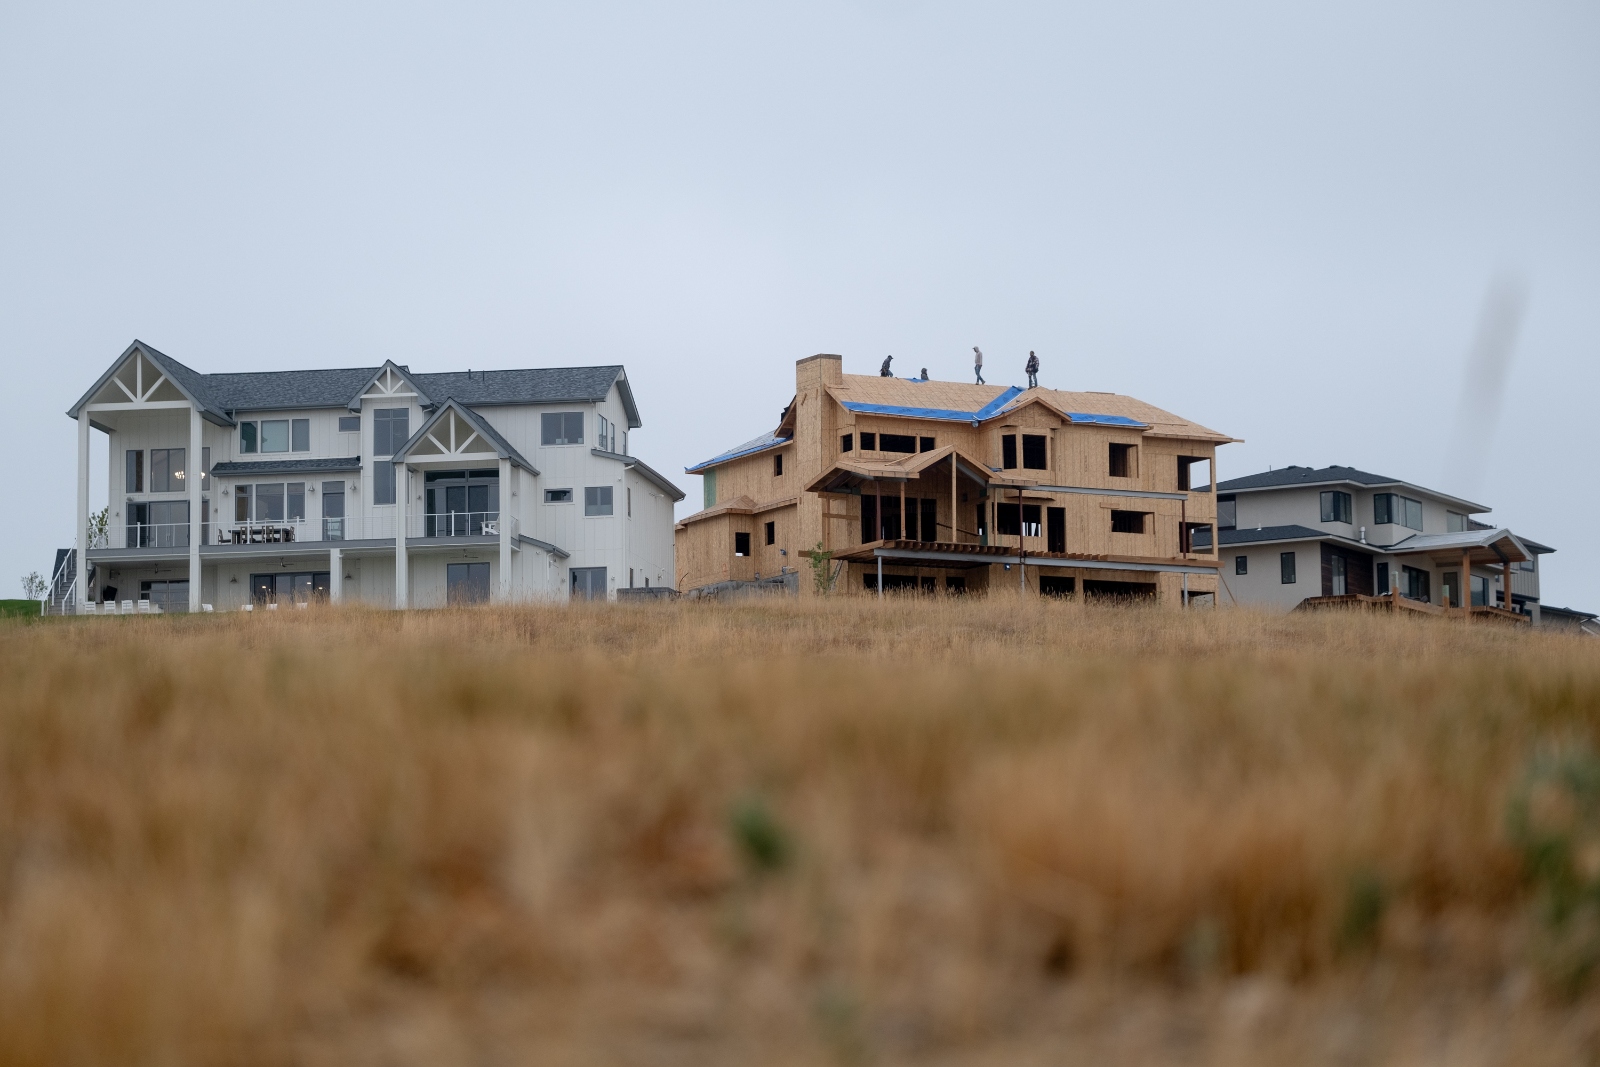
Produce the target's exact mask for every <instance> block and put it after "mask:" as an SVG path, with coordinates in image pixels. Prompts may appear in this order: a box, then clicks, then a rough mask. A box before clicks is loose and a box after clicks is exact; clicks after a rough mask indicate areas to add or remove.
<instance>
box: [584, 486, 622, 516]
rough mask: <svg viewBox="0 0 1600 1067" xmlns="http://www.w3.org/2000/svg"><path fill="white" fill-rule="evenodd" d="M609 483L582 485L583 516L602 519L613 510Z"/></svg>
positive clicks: (613, 505) (612, 495) (613, 504)
mask: <svg viewBox="0 0 1600 1067" xmlns="http://www.w3.org/2000/svg"><path fill="white" fill-rule="evenodd" d="M611 490H612V486H609V485H586V486H584V487H583V517H584V518H586V519H603V518H605V517H607V516H609V515H611V514H613V513H614V511H615V502H614V500H613V497H614V495H615V494H613V493H612V491H611Z"/></svg>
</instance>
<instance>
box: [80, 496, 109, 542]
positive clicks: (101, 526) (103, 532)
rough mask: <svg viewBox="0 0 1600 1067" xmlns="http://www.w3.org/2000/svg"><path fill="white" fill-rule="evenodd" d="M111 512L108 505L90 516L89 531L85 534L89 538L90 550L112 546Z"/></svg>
mask: <svg viewBox="0 0 1600 1067" xmlns="http://www.w3.org/2000/svg"><path fill="white" fill-rule="evenodd" d="M110 511H111V505H109V504H107V505H106V506H105V507H103V508H101V509H100V510H99V511H96V512H92V513H91V514H90V515H89V529H88V530H86V531H85V532H86V533H87V534H88V537H89V547H90V548H106V547H107V546H109V545H110V543H111V532H110V514H109V513H110Z"/></svg>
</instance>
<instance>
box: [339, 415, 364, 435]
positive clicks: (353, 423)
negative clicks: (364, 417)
mask: <svg viewBox="0 0 1600 1067" xmlns="http://www.w3.org/2000/svg"><path fill="white" fill-rule="evenodd" d="M339 432H340V433H360V432H361V416H360V415H340V416H339Z"/></svg>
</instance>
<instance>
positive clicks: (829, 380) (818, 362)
mask: <svg viewBox="0 0 1600 1067" xmlns="http://www.w3.org/2000/svg"><path fill="white" fill-rule="evenodd" d="M843 384H844V357H843V356H836V355H832V354H830V353H826V352H822V353H818V354H817V355H815V356H807V357H806V358H805V359H800V360H796V361H795V364H794V391H795V392H796V393H803V392H805V391H806V390H808V389H813V388H816V387H817V386H822V385H843Z"/></svg>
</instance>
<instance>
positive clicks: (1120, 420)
mask: <svg viewBox="0 0 1600 1067" xmlns="http://www.w3.org/2000/svg"><path fill="white" fill-rule="evenodd" d="M1067 418H1069V419H1071V420H1072V421H1073V422H1086V423H1090V424H1092V425H1095V426H1138V427H1141V428H1142V427H1143V426H1144V425H1145V424H1144V423H1142V422H1140V421H1139V420H1138V419H1130V418H1128V416H1126V415H1096V414H1094V413H1092V412H1086V411H1069V412H1067Z"/></svg>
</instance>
